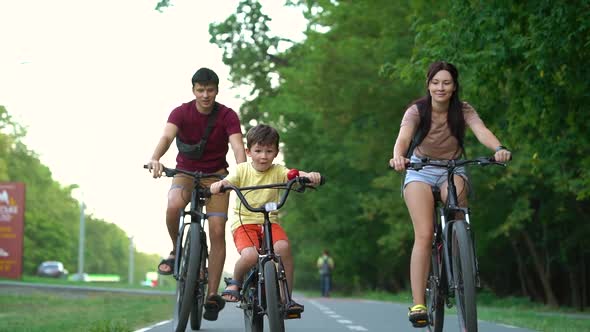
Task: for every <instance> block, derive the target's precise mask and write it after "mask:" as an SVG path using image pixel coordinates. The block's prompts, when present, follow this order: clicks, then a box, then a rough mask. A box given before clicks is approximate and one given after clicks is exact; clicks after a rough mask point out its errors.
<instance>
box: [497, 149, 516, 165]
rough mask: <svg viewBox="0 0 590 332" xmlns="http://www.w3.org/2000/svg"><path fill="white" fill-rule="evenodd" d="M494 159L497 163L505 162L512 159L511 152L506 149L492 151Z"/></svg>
mask: <svg viewBox="0 0 590 332" xmlns="http://www.w3.org/2000/svg"><path fill="white" fill-rule="evenodd" d="M494 159H495V160H496V161H497V162H499V163H505V162H507V161H510V160H512V152H510V151H509V150H507V149H501V150H498V151H496V153H494Z"/></svg>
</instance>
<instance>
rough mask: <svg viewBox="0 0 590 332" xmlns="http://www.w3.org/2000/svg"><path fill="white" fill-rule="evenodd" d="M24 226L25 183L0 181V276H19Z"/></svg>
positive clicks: (21, 268) (20, 273)
mask: <svg viewBox="0 0 590 332" xmlns="http://www.w3.org/2000/svg"><path fill="white" fill-rule="evenodd" d="M24 228H25V184H24V183H21V182H0V277H4V278H12V279H20V278H21V275H22V272H23V265H22V263H23V232H24Z"/></svg>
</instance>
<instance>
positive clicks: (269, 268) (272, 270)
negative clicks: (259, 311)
mask: <svg viewBox="0 0 590 332" xmlns="http://www.w3.org/2000/svg"><path fill="white" fill-rule="evenodd" d="M264 292H265V295H266V315H267V317H268V327H269V330H270V332H284V331H285V321H284V317H283V310H282V307H283V305H282V302H281V295H280V293H279V284H278V280H277V269H276V265H275V263H274V262H273V261H268V262H266V263H264Z"/></svg>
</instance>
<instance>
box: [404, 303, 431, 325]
mask: <svg viewBox="0 0 590 332" xmlns="http://www.w3.org/2000/svg"><path fill="white" fill-rule="evenodd" d="M408 309H409V310H410V311H409V312H408V319H409V320H410V322H411V323H412V325H413V326H414V327H425V326H427V325H428V309H427V308H426V306H425V305H423V304H416V305H415V306H413V307H411V308H408Z"/></svg>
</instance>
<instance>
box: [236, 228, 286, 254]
mask: <svg viewBox="0 0 590 332" xmlns="http://www.w3.org/2000/svg"><path fill="white" fill-rule="evenodd" d="M262 230H263V228H262V225H258V224H246V225H242V226H240V227H238V228H236V230H235V231H234V243H235V244H236V248H237V249H238V252H239V253H241V252H242V250H243V249H244V248H247V247H256V248H257V249H258V248H260V247H261V246H262V241H263V239H264V234H263V232H262ZM271 233H272V243H273V244H275V243H276V242H277V241H280V240H285V241H287V242H289V238H288V237H287V233H285V230H284V229H283V227H281V225H279V224H276V223H272V224H271Z"/></svg>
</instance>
